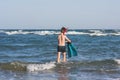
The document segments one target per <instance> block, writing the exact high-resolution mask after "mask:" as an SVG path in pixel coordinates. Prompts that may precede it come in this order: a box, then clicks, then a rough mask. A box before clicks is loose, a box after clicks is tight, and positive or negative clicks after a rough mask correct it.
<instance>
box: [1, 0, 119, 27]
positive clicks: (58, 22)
mask: <svg viewBox="0 0 120 80" xmlns="http://www.w3.org/2000/svg"><path fill="white" fill-rule="evenodd" d="M62 26H65V27H67V28H70V29H120V0H0V29H58V28H61V27H62Z"/></svg>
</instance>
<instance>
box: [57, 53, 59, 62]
mask: <svg viewBox="0 0 120 80" xmlns="http://www.w3.org/2000/svg"><path fill="white" fill-rule="evenodd" d="M57 62H58V63H60V52H58V54H57Z"/></svg>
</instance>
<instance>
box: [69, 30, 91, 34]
mask: <svg viewBox="0 0 120 80" xmlns="http://www.w3.org/2000/svg"><path fill="white" fill-rule="evenodd" d="M67 34H80V35H82V34H89V33H85V32H78V31H68V32H67Z"/></svg>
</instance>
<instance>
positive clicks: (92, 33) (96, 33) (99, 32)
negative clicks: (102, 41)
mask: <svg viewBox="0 0 120 80" xmlns="http://www.w3.org/2000/svg"><path fill="white" fill-rule="evenodd" d="M0 33H6V34H8V35H15V34H37V35H54V34H59V33H60V31H54V30H53V31H49V30H43V31H24V30H15V31H4V30H0ZM67 34H69V35H90V36H107V35H113V36H120V32H119V31H117V32H113V33H106V32H105V31H103V30H89V32H80V31H68V32H67Z"/></svg>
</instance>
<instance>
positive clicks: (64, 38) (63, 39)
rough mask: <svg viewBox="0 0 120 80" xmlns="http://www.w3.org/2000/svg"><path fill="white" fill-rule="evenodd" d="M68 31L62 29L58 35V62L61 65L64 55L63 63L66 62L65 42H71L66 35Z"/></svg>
mask: <svg viewBox="0 0 120 80" xmlns="http://www.w3.org/2000/svg"><path fill="white" fill-rule="evenodd" d="M66 32H67V29H66V28H65V27H62V28H61V33H60V34H59V35H58V48H57V52H58V53H57V62H58V63H60V55H61V53H62V54H63V62H66V47H65V42H66V41H67V42H71V40H70V39H69V38H68V37H67V36H66V35H65V34H66Z"/></svg>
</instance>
